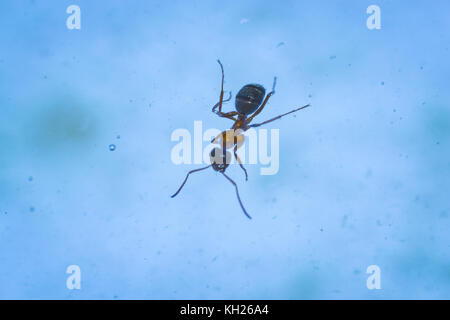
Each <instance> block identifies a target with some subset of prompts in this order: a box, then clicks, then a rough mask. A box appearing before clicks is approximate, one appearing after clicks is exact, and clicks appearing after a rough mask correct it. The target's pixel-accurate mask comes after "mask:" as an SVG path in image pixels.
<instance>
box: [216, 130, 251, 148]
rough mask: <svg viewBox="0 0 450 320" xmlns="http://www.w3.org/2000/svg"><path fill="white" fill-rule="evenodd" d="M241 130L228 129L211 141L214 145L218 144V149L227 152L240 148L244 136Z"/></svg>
mask: <svg viewBox="0 0 450 320" xmlns="http://www.w3.org/2000/svg"><path fill="white" fill-rule="evenodd" d="M243 132H244V130H242V129H228V130H226V131H223V132H221V133H220V134H219V135H218V136H217V137H215V138H214V139H213V141H211V142H212V143H214V144H218V145H219V146H220V148H222V149H224V150H227V149H231V148H234V147H236V149H238V148H240V147H241V146H242V145H243V144H244V141H245V136H244V135H243V134H242V133H243Z"/></svg>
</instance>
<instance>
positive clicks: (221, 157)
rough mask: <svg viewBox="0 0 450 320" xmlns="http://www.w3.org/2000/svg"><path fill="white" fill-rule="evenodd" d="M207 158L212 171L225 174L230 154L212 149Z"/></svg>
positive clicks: (218, 149)
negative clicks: (209, 160)
mask: <svg viewBox="0 0 450 320" xmlns="http://www.w3.org/2000/svg"><path fill="white" fill-rule="evenodd" d="M209 157H210V159H211V165H212V167H213V169H214V170H216V171H219V172H225V169H226V168H227V167H228V165H229V164H230V162H231V153H229V152H228V151H226V150H223V149H221V148H214V149H212V150H211V153H210V154H209Z"/></svg>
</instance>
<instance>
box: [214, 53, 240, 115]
mask: <svg viewBox="0 0 450 320" xmlns="http://www.w3.org/2000/svg"><path fill="white" fill-rule="evenodd" d="M217 62H218V63H219V65H220V69H221V70H222V83H221V87H220V99H219V102H218V103H216V105H215V106H214V107H213V108H212V111H213V112H215V113H216V114H217V115H218V116H219V117H222V118H228V119H230V120H233V121H236V120H237V119H235V118H233V116H234V115H237V112H236V111H232V112H228V113H223V112H222V103H223V102H224V100H223V82H224V79H225V73H224V71H223V65H222V62H220V60H217ZM230 99H231V92H230V97H229V99H228V100H230ZM228 100H225V101H228ZM217 106H219V111H215V109H216V108H217Z"/></svg>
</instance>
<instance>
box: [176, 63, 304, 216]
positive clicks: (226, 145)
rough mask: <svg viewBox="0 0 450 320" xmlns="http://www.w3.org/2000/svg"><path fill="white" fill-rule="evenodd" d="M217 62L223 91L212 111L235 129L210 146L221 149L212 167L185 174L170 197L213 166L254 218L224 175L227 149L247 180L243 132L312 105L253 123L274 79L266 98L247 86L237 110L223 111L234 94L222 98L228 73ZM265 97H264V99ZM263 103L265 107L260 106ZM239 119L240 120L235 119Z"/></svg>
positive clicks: (256, 86)
mask: <svg viewBox="0 0 450 320" xmlns="http://www.w3.org/2000/svg"><path fill="white" fill-rule="evenodd" d="M217 62H218V63H219V65H220V69H221V70H222V84H221V90H220V99H219V102H218V103H216V104H215V105H214V107H213V108H212V112H214V113H215V114H217V115H218V116H219V117H222V118H228V119H230V120H233V121H234V124H233V126H232V127H231V129H229V130H225V131H223V132H222V133H220V134H219V135H218V136H217V137H215V138H214V139H213V140H212V141H211V143H215V144H218V145H219V146H220V147H215V148H214V149H212V150H211V153H210V161H211V164H210V165H209V166H206V167H203V168H200V169H195V170H191V171H189V172H188V174H187V175H186V178H185V179H184V181H183V183H182V184H181V186H180V188H179V189H178V190H177V192H175V193H174V194H173V195H172V196H171V197H172V198H173V197H175V196H176V195H177V194H178V193H179V192H180V191H181V189H182V188H183V187H184V185H185V183H186V181H187V179H188V178H189V175H190V174H191V173H194V172H197V171H201V170H205V169H207V168H209V167H212V168H213V169H214V170H215V171H217V172H220V173H221V174H223V176H224V177H225V178H226V179H227V180H228V181H230V182H231V183H232V184H233V185H234V188H235V190H236V196H237V199H238V201H239V204H240V205H241V208H242V211H244V214H245V215H246V216H247V218H249V219H251V218H252V217H251V216H250V215H249V214H248V213H247V211H246V210H245V208H244V205H243V204H242V201H241V197H240V196H239V191H238V187H237V185H236V183H235V182H234V181H233V180H232V179H231V178H230V177H229V176H228V175H226V174H225V170H226V169H227V167H228V166H229V164H230V162H231V154H230V152H229V151H228V149H231V148H233V155H234V157H235V158H236V160H237V162H238V163H239V166H240V167H241V168H242V170H244V173H245V180H248V175H247V170H245V168H244V165H243V164H242V161H241V159H240V158H239V156H238V155H237V153H236V152H237V150H238V149H239V148H240V147H241V146H242V145H243V144H244V141H245V136H244V135H243V134H242V133H243V132H244V131H247V130H248V129H250V128H255V127H259V126H262V125H264V124H267V123H269V122H272V121H275V120H278V119H280V118H281V117H284V116H286V115H288V114H290V113H293V112H297V111H299V110H302V109H305V108H307V107H309V106H310V105H309V104H307V105H305V106H303V107H300V108H297V109H294V110H292V111H289V112H286V113H283V114H281V115H279V116H276V117H274V118H272V119H269V120H266V121H264V122H261V123H256V124H250V122H252V120H253V119H254V118H255V117H256V116H257V115H258V114H259V113H260V112H261V111H262V110H263V109H264V107H265V105H266V104H267V101H269V98H270V97H271V96H272V95H274V94H275V85H276V83H277V77H274V79H273V85H272V91H270V92H269V93H268V94H267V95H266V96H265V94H266V90H265V89H264V87H263V86H261V85H259V84H247V85H245V86H243V87H242V88H241V90H239V92H238V94H237V95H236V102H235V108H236V111H230V112H226V113H224V112H222V104H223V102H226V101H230V100H231V92H230V96H229V97H228V99H226V100H224V99H223V93H224V92H223V82H224V78H225V73H224V71H223V65H222V63H221V62H220V60H217ZM264 96H265V98H264ZM261 103H262V104H261ZM217 107H218V108H219V110H218V111H216V109H217ZM235 116H237V118H235Z"/></svg>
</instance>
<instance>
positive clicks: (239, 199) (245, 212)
mask: <svg viewBox="0 0 450 320" xmlns="http://www.w3.org/2000/svg"><path fill="white" fill-rule="evenodd" d="M221 173H222V174H223V176H224V177H225V178H227V180H228V181H230V182H231V183H232V184H233V185H234V188H235V189H236V195H237V198H238V201H239V204H240V205H241V209H242V211H244V214H245V215H246V216H247V218H249V219H251V218H252V217H250V215H249V214H248V213H247V211H246V210H245V208H244V205H243V204H242V201H241V197H239V191H238V187H237V185H236V183H235V182H234V181H233V180H231V178H230V177H229V176H227V175H226V174H225V173H224V172H221Z"/></svg>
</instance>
